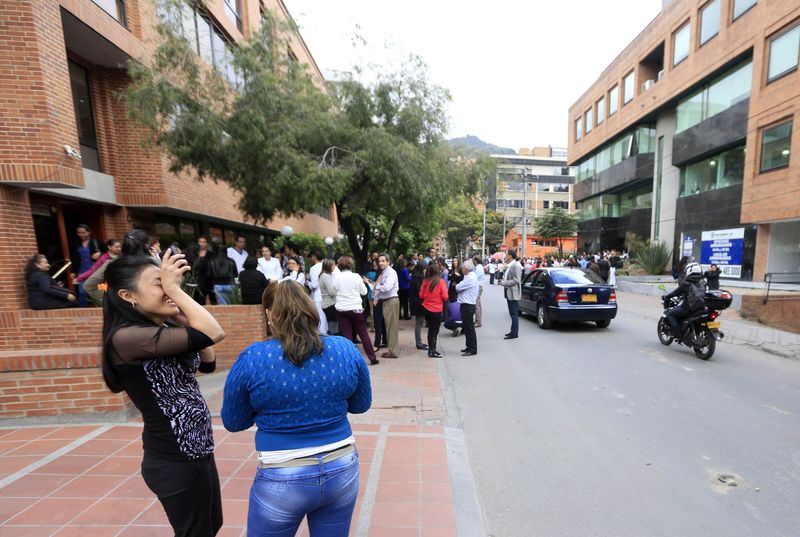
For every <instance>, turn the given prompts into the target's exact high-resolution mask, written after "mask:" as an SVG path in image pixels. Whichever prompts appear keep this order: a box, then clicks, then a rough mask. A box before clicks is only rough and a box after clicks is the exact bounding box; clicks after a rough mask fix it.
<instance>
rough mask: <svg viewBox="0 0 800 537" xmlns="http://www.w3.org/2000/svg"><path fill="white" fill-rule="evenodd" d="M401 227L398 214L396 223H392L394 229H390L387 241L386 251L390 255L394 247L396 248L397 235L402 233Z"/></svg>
mask: <svg viewBox="0 0 800 537" xmlns="http://www.w3.org/2000/svg"><path fill="white" fill-rule="evenodd" d="M400 225H401V224H400V215H399V214H398V215H397V216H396V217H395V219H394V222H392V227H391V229H389V238H388V239H387V240H386V251H387V252H388V253H389V254H391V253H392V247H393V246H394V240H395V239H396V238H397V233H398V232H399V231H400ZM395 257H396V256H395Z"/></svg>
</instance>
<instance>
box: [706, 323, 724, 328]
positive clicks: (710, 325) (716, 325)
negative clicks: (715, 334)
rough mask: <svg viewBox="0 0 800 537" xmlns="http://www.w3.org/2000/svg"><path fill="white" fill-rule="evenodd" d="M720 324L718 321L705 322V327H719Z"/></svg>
mask: <svg viewBox="0 0 800 537" xmlns="http://www.w3.org/2000/svg"><path fill="white" fill-rule="evenodd" d="M720 326H721V325H720V324H719V323H718V322H716V321H715V322H713V323H706V327H707V328H719V327H720Z"/></svg>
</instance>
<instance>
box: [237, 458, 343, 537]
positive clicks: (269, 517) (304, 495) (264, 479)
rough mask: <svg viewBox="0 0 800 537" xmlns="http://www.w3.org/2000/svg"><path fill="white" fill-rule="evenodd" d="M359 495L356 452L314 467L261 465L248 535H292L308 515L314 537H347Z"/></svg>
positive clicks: (250, 536)
mask: <svg viewBox="0 0 800 537" xmlns="http://www.w3.org/2000/svg"><path fill="white" fill-rule="evenodd" d="M317 458H318V459H321V458H322V454H321V455H319V456H317ZM357 496H358V453H355V452H354V453H350V454H347V455H345V456H344V457H341V458H339V459H336V460H334V461H330V462H327V463H323V462H321V461H320V463H319V464H316V465H313V466H298V467H294V468H259V469H258V471H257V473H256V478H255V480H254V481H253V487H252V488H251V489H250V510H249V512H248V514H247V535H248V537H262V536H267V535H268V536H269V537H292V536H294V534H295V533H296V532H297V528H298V527H299V526H300V522H302V520H303V517H304V516H308V529H309V530H310V533H311V537H347V535H348V534H349V533H350V522H351V519H352V517H353V510H354V508H355V505H356V497H357Z"/></svg>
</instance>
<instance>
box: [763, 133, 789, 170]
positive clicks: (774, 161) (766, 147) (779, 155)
mask: <svg viewBox="0 0 800 537" xmlns="http://www.w3.org/2000/svg"><path fill="white" fill-rule="evenodd" d="M791 152H792V122H791V121H787V122H786V123H782V124H780V125H776V126H775V127H771V128H769V129H765V130H764V131H763V132H762V133H761V166H760V167H759V171H760V172H768V171H770V170H777V169H778V168H785V167H786V166H788V165H789V156H790V155H791Z"/></svg>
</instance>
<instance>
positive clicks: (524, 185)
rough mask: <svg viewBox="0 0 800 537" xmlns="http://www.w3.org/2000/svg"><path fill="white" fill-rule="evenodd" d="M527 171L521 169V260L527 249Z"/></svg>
mask: <svg viewBox="0 0 800 537" xmlns="http://www.w3.org/2000/svg"><path fill="white" fill-rule="evenodd" d="M527 177H528V175H527V170H526V169H525V168H522V259H523V260H524V259H525V257H527V247H528V226H527V220H526V218H525V209H526V208H527V205H528V184H527V181H526V179H527Z"/></svg>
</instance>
